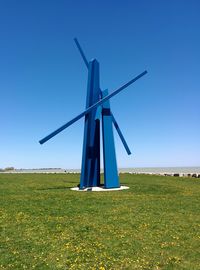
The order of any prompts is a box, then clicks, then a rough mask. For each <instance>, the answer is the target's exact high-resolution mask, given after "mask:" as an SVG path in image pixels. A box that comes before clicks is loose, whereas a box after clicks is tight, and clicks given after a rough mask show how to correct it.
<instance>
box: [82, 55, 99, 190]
mask: <svg viewBox="0 0 200 270" xmlns="http://www.w3.org/2000/svg"><path fill="white" fill-rule="evenodd" d="M99 99H100V88H99V63H98V62H97V60H93V61H90V62H89V67H88V86H87V99H86V109H87V108H89V107H90V106H92V105H93V104H94V103H96V102H98V101H99ZM98 108H99V107H96V108H95V109H93V110H92V111H90V112H89V113H88V114H86V116H85V127H84V140H83V154H82V168H81V178H80V189H83V188H85V187H93V186H99V185H100V121H95V118H96V112H97V110H98Z"/></svg>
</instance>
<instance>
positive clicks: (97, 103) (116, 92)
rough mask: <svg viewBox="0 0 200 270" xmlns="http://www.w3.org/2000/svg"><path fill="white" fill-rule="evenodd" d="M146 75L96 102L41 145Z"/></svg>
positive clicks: (136, 78)
mask: <svg viewBox="0 0 200 270" xmlns="http://www.w3.org/2000/svg"><path fill="white" fill-rule="evenodd" d="M145 74H147V71H146V70H145V71H143V72H142V73H140V74H139V75H138V76H136V77H135V78H133V79H132V80H130V81H129V82H127V83H126V84H124V85H122V86H121V87H120V88H118V89H117V90H115V91H113V92H112V93H111V94H109V95H107V96H106V97H104V98H102V99H101V100H100V101H98V102H96V103H95V104H93V105H92V106H90V107H89V108H87V109H86V110H85V111H83V112H82V113H80V114H79V115H77V116H76V117H74V118H73V119H72V120H70V121H69V122H67V123H66V124H64V125H63V126H61V127H59V128H58V129H56V130H55V131H53V132H52V133H50V134H49V135H48V136H46V137H45V138H43V139H42V140H40V141H39V143H40V144H43V143H45V142H47V141H48V140H50V139H51V138H52V137H54V136H55V135H57V134H58V133H60V132H61V131H63V130H64V129H66V128H67V127H69V126H71V125H72V124H73V123H75V122H76V121H78V120H79V119H80V118H82V117H83V116H84V115H86V114H88V113H89V112H91V111H92V110H93V109H95V108H96V107H98V106H99V105H102V104H103V103H104V102H105V101H107V100H109V99H110V98H112V97H114V96H116V95H117V94H118V93H120V92H121V91H122V90H124V89H125V88H127V87H128V86H129V85H131V84H132V83H134V82H135V81H137V80H138V79H140V78H141V77H142V76H144V75H145Z"/></svg>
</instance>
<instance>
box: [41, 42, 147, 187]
mask: <svg viewBox="0 0 200 270" xmlns="http://www.w3.org/2000/svg"><path fill="white" fill-rule="evenodd" d="M74 41H75V43H76V46H77V47H78V50H79V52H80V54H81V56H82V58H83V61H84V63H85V65H86V67H87V69H88V85H87V98H86V109H85V111H83V112H82V113H80V114H79V115H77V116H76V117H74V118H73V119H72V120H70V121H69V122H67V123H66V124H64V125H63V126H61V127H60V128H58V129H56V130H55V131H54V132H52V133H50V134H49V135H48V136H46V137H45V138H43V139H42V140H40V141H39V142H40V144H43V143H45V142H46V141H48V140H50V139H51V138H52V137H54V136H55V135H57V134H58V133H60V132H61V131H63V130H64V129H66V128H67V127H69V126H70V125H72V124H73V123H75V122H76V121H78V120H79V119H80V118H82V117H84V116H85V126H84V139H83V152H82V167H81V177H80V189H83V188H85V187H92V186H100V120H101V116H102V139H103V157H104V186H105V188H118V187H119V186H120V183H119V176H118V171H117V161H116V154H115V143H114V136H113V126H112V124H114V126H115V128H116V130H117V132H118V135H119V137H120V139H121V141H122V143H123V145H124V147H125V149H126V151H127V153H128V154H129V155H130V154H131V151H130V149H129V147H128V145H127V143H126V141H125V138H124V136H123V134H122V132H121V130H120V128H119V126H118V124H117V122H116V120H115V118H114V116H113V114H112V113H111V111H110V101H109V100H110V98H112V97H114V96H115V95H117V94H118V93H119V92H121V91H122V90H123V89H125V88H126V87H128V86H129V85H131V84H132V83H134V82H135V81H136V80H138V79H139V78H141V77H142V76H144V75H145V74H146V73H147V71H144V72H142V73H141V74H139V75H138V76H136V77H135V78H134V79H132V80H130V81H129V82H127V83H126V84H124V85H122V86H121V87H120V88H118V89H117V90H115V91H113V92H112V93H111V94H110V95H109V94H108V90H104V91H101V89H100V86H99V63H98V61H97V60H96V59H94V60H92V61H90V62H88V61H87V58H86V57H85V54H84V52H83V50H82V48H81V46H80V44H79V42H78V40H77V39H76V38H75V39H74Z"/></svg>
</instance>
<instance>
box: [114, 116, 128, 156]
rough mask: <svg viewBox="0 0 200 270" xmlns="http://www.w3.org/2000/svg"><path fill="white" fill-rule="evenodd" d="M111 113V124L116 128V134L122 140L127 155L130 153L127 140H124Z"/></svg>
mask: <svg viewBox="0 0 200 270" xmlns="http://www.w3.org/2000/svg"><path fill="white" fill-rule="evenodd" d="M111 115H112V122H113V124H114V126H115V128H116V130H117V133H118V135H119V137H120V139H121V141H122V144H123V145H124V148H125V149H126V152H127V154H128V155H131V151H130V149H129V147H128V144H127V142H126V140H125V138H124V136H123V134H122V132H121V130H120V128H119V125H118V124H117V121H116V120H115V117H114V115H113V114H112V113H111Z"/></svg>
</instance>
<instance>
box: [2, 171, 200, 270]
mask: <svg viewBox="0 0 200 270" xmlns="http://www.w3.org/2000/svg"><path fill="white" fill-rule="evenodd" d="M120 179H121V184H125V185H128V186H130V189H129V190H124V191H116V192H76V191H71V190H69V187H73V186H76V185H77V184H78V182H79V175H78V174H75V175H73V174H48V175H47V174H0V189H1V191H0V192H1V197H0V198H1V201H0V215H1V219H0V226H1V239H0V240H1V244H0V245H1V246H0V247H1V250H0V269H15V270H17V269H42V270H43V269H44V270H46V269H75V270H78V269H83V270H85V269H86V270H87V269H88V270H89V269H94V270H96V269H99V270H100V269H101V270H103V269H116V270H118V269H123V270H124V269H137V270H139V269H143V270H153V269H157V270H158V269H163V270H164V269H165V270H170V269H175V270H179V269H187V270H193V269H195V270H199V269H200V233H199V232H200V211H199V206H200V204H199V201H200V200H199V198H200V180H199V179H189V178H187V179H186V178H176V177H162V176H150V175H148V176H147V175H129V174H122V175H120Z"/></svg>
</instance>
